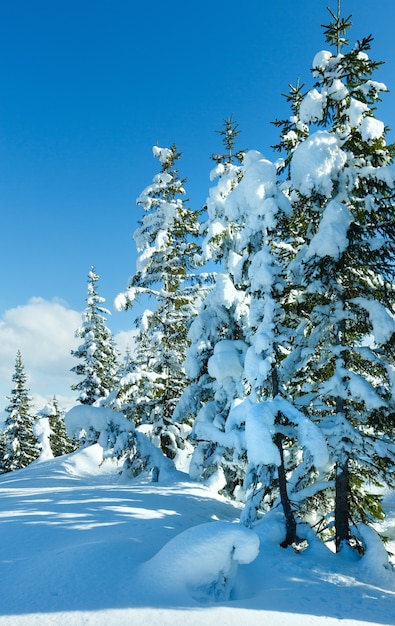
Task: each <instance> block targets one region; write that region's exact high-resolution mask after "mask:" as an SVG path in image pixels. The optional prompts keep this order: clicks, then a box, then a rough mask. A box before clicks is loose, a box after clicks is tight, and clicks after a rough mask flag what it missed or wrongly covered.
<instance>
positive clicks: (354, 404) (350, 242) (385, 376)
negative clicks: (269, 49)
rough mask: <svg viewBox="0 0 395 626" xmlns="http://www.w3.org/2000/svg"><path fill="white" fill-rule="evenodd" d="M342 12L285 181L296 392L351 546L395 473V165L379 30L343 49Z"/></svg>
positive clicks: (331, 504) (329, 33) (326, 498)
mask: <svg viewBox="0 0 395 626" xmlns="http://www.w3.org/2000/svg"><path fill="white" fill-rule="evenodd" d="M332 18H333V19H332V21H331V23H330V24H329V25H328V26H327V27H326V32H325V35H326V39H327V42H328V43H330V44H335V47H336V49H335V51H334V52H330V51H328V50H323V51H321V52H319V53H318V54H317V55H316V56H315V58H314V61H313V69H312V71H313V76H314V77H315V79H316V83H315V85H314V86H313V88H312V89H310V90H309V91H308V92H307V93H306V94H305V95H304V97H303V98H301V99H300V98H299V99H298V102H297V106H295V108H294V110H293V116H292V120H293V124H294V126H295V127H297V128H299V129H301V130H302V134H303V137H302V140H300V136H299V137H298V138H297V141H295V142H294V145H293V146H292V145H291V144H292V142H289V143H288V148H290V147H291V149H290V150H289V153H288V162H289V164H290V170H289V171H290V179H289V181H288V183H287V185H289V195H290V199H291V202H292V205H293V229H294V233H295V237H294V243H295V246H296V251H297V254H296V257H295V260H294V262H293V263H292V264H291V266H290V272H291V274H290V275H291V280H292V281H293V283H294V285H295V286H296V293H297V294H298V295H297V299H298V302H297V306H298V312H299V315H300V316H301V318H304V326H303V333H299V334H297V337H296V342H295V348H294V349H295V354H297V356H298V359H299V364H298V372H297V373H296V376H295V378H294V380H293V386H294V388H293V394H294V400H295V402H297V404H298V406H299V408H301V410H303V411H304V412H305V413H306V414H308V415H310V416H311V418H312V419H313V420H315V422H316V423H317V424H319V426H320V428H321V432H322V433H323V435H324V436H325V439H326V442H327V445H328V448H329V451H330V457H331V464H330V465H329V469H330V471H328V472H327V474H326V475H321V476H317V475H315V476H311V478H312V479H313V481H314V480H315V481H317V480H318V479H319V481H321V480H323V481H326V482H323V483H322V492H321V497H320V498H319V497H318V495H317V493H316V492H314V491H313V493H314V497H313V498H312V500H311V501H310V505H311V506H312V507H313V508H314V509H315V511H316V520H315V521H316V523H317V527H318V528H319V529H322V530H325V529H327V530H328V529H329V530H330V529H331V528H332V527H333V526H334V538H335V543H336V549H337V551H341V549H342V548H343V547H344V546H346V545H348V546H350V545H351V546H355V545H356V546H357V547H358V548H359V549H363V541H362V540H361V537H360V534H359V532H358V523H361V522H362V523H367V522H371V521H374V519H375V518H377V517H380V516H381V515H382V509H381V506H380V497H379V496H378V495H374V493H373V491H372V486H373V487H377V486H378V485H379V484H383V483H385V482H386V483H390V484H392V483H393V471H394V461H395V447H394V444H393V441H392V438H393V427H394V418H393V416H394V402H395V396H394V382H395V379H394V356H395V352H394V350H395V342H394V339H395V335H394V333H395V321H394V311H393V303H394V265H393V259H394V253H395V219H394V218H395V210H394V208H395V170H394V168H393V166H392V164H393V156H394V147H393V146H392V145H387V143H386V139H385V138H386V128H385V126H384V124H383V123H382V122H381V121H380V120H379V119H377V118H376V117H375V107H376V104H377V101H378V100H379V99H380V95H381V93H382V92H383V91H386V87H385V85H383V84H382V83H380V82H377V81H375V80H373V79H372V74H373V73H374V71H375V70H376V69H377V68H378V67H379V65H380V64H379V63H377V62H374V61H372V60H371V59H370V58H369V56H368V52H369V50H370V46H371V38H370V37H368V38H365V39H362V40H360V41H358V42H357V43H356V45H355V46H354V47H353V48H351V49H348V50H347V51H345V47H346V45H347V43H348V42H347V41H346V39H345V34H346V31H347V30H348V28H349V26H350V25H351V24H350V19H349V18H347V20H344V19H343V18H342V17H341V15H340V12H338V14H337V15H335V14H333V13H332ZM295 102H296V100H295ZM285 131H286V133H285V135H284V136H283V139H292V137H290V134H289V133H290V132H292V131H290V130H289V128H285ZM376 493H377V489H376Z"/></svg>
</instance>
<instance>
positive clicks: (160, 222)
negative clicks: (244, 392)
mask: <svg viewBox="0 0 395 626" xmlns="http://www.w3.org/2000/svg"><path fill="white" fill-rule="evenodd" d="M153 152H154V156H155V157H157V158H158V159H159V161H160V164H161V171H160V173H159V174H157V175H156V176H155V177H154V180H153V182H152V184H151V185H149V186H148V187H147V188H146V189H145V190H144V191H143V192H142V194H141V195H140V197H139V198H138V200H137V204H138V205H139V206H141V207H142V208H143V210H144V215H143V218H142V220H141V221H140V225H139V228H138V229H137V230H136V232H135V233H134V239H135V242H136V246H137V250H138V252H139V257H138V261H137V272H136V273H135V274H134V275H133V276H132V278H131V280H130V283H129V285H128V289H127V291H126V292H124V293H123V294H120V295H119V296H118V299H117V303H118V307H119V308H121V307H122V306H124V307H125V308H129V307H131V306H133V302H134V300H135V299H138V298H139V296H148V297H149V298H151V300H152V301H153V302H154V303H155V305H156V306H154V307H153V310H147V311H146V312H145V313H144V315H143V316H142V317H141V318H140V320H139V333H138V335H137V338H136V343H137V350H136V354H135V357H134V362H135V371H134V373H133V374H132V376H129V377H127V379H126V381H125V382H126V384H128V385H129V389H130V391H131V392H133V393H135V396H136V399H137V401H136V405H135V416H134V419H135V421H137V423H138V422H140V423H141V422H142V423H148V424H151V425H152V433H153V437H154V439H155V440H157V442H158V444H159V445H160V447H161V448H162V450H163V452H164V453H165V454H166V456H168V457H170V458H175V456H176V455H177V450H179V449H180V448H183V446H184V443H183V436H182V435H181V426H180V425H179V424H178V425H177V424H174V423H173V412H174V408H175V406H176V404H177V402H178V400H179V398H180V396H181V394H182V392H183V390H184V388H185V386H186V384H187V376H186V373H185V369H184V361H185V353H186V348H187V345H188V340H187V331H188V328H189V325H190V322H191V319H192V318H193V317H194V315H195V314H196V301H197V298H198V294H199V292H200V289H201V283H202V280H203V279H204V277H203V276H199V275H198V274H197V272H196V263H197V259H198V257H199V247H198V244H197V236H198V233H199V223H198V212H196V211H193V210H191V209H190V208H188V207H187V206H186V200H185V199H184V196H185V189H184V186H183V185H184V182H185V181H183V180H181V179H180V177H179V173H178V170H177V169H176V162H177V160H178V159H179V157H180V154H179V153H178V152H177V148H176V146H175V145H173V146H171V147H170V148H159V147H157V146H155V147H154V149H153Z"/></svg>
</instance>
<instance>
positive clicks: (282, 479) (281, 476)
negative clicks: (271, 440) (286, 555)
mask: <svg viewBox="0 0 395 626" xmlns="http://www.w3.org/2000/svg"><path fill="white" fill-rule="evenodd" d="M278 419H280V415H279V417H278ZM275 444H276V446H277V448H278V451H279V453H280V459H281V465H279V467H278V483H279V488H280V499H281V504H282V507H283V511H284V517H285V530H286V535H285V539H284V541H283V542H282V544H281V547H283V548H287V547H288V546H291V545H292V544H293V543H295V541H296V540H297V534H296V520H295V516H294V513H293V510H292V507H291V502H290V500H289V496H288V491H287V476H286V472H285V465H284V448H283V436H282V435H280V434H278V435H276V438H275Z"/></svg>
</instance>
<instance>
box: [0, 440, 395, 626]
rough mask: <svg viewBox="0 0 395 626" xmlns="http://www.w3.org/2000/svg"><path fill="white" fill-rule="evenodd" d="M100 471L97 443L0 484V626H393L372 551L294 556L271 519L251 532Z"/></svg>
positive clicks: (198, 489) (223, 513)
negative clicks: (358, 557) (351, 555)
mask: <svg viewBox="0 0 395 626" xmlns="http://www.w3.org/2000/svg"><path fill="white" fill-rule="evenodd" d="M101 461H102V449H101V448H100V447H99V446H98V445H94V446H91V447H90V448H86V449H85V450H82V451H78V452H76V453H74V454H72V455H69V456H67V457H62V458H61V459H54V460H50V461H46V462H41V463H34V464H32V465H31V466H30V467H28V468H26V469H24V470H20V471H17V472H13V473H10V474H7V475H3V476H2V477H0V496H1V497H0V537H1V542H0V625H1V626H3V625H5V624H7V626H8V625H11V626H13V625H22V624H23V625H25V624H26V625H29V626H31V625H40V626H46V625H49V624H65V625H67V626H69V625H71V626H74V625H82V624H84V625H88V626H89V625H95V626H96V625H103V626H104V625H105V624H106V625H108V624H109V625H111V624H117V625H123V624H125V625H126V624H132V623H133V624H137V625H143V626H145V625H148V624H149V625H153V624H154V625H156V624H158V625H160V626H166V625H170V624H171V625H172V626H177V625H181V624H182V625H195V624H196V625H198V624H199V626H200V625H201V624H205V625H207V626H211V625H214V624H215V626H225V625H226V626H233V625H235V626H236V624H237V626H239V625H240V624H246V625H247V626H250V625H251V626H254V625H258V624H259V625H262V624H270V626H280V625H281V626H288V625H292V626H302V625H303V626H309V625H313V626H322V625H323V624H324V625H325V626H333V625H334V624H338V623H341V624H342V625H343V626H357V625H358V624H359V625H361V624H370V625H374V624H395V574H394V573H393V572H392V571H389V570H388V569H385V568H384V567H383V565H382V563H383V562H384V559H383V558H382V555H381V553H380V549H379V548H378V547H374V546H373V547H372V548H371V550H370V551H369V550H368V552H367V554H366V556H365V557H364V558H363V559H361V560H358V561H352V560H350V559H347V558H342V559H341V558H339V557H336V556H335V555H334V554H332V553H331V552H329V551H328V550H327V549H326V548H324V547H323V546H322V545H321V544H320V543H318V542H315V541H312V542H311V543H310V547H309V548H308V549H307V550H306V551H305V552H303V553H302V554H296V553H295V552H293V551H292V550H289V549H288V550H284V549H282V548H281V547H279V545H278V539H279V536H280V533H281V528H280V526H279V523H278V520H277V518H276V516H275V515H273V516H271V517H268V516H267V517H266V518H265V521H264V522H261V523H259V524H258V525H257V526H256V527H255V529H254V530H253V531H250V530H248V529H245V528H244V527H242V526H240V525H239V524H238V523H237V520H238V517H239V513H240V511H239V510H238V509H237V508H236V507H234V506H233V505H232V504H231V503H229V502H226V501H225V500H223V499H221V498H219V497H217V496H216V495H215V494H213V493H212V492H210V491H208V490H207V489H206V488H205V487H203V486H201V485H198V484H195V483H193V482H191V481H190V480H189V479H188V477H187V476H186V475H184V474H181V473H174V474H173V475H169V476H167V478H166V479H165V481H164V482H161V483H156V484H154V483H151V482H148V481H147V480H139V481H136V482H133V483H128V484H126V483H124V482H121V481H120V479H119V475H118V473H117V471H116V470H117V468H116V466H115V465H113V464H112V463H111V462H105V463H102V464H101ZM100 464H101V465H100ZM387 506H388V510H390V511H391V516H390V517H389V519H388V520H387V522H386V525H387V526H386V531H387V534H391V533H392V536H393V538H395V498H393V499H392V500H391V499H390V498H389V499H388V501H387ZM392 515H394V517H392ZM258 538H259V541H258ZM259 544H260V547H259ZM393 547H395V544H394V546H393ZM394 551H395V550H394ZM258 552H259V553H258ZM255 557H256V558H255ZM224 573H225V575H224Z"/></svg>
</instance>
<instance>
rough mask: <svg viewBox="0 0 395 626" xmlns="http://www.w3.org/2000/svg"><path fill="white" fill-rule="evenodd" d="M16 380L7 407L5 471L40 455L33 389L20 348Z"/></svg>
mask: <svg viewBox="0 0 395 626" xmlns="http://www.w3.org/2000/svg"><path fill="white" fill-rule="evenodd" d="M12 380H13V382H14V383H15V386H14V388H13V390H12V391H11V396H9V397H8V400H9V401H10V403H9V405H8V406H7V407H6V408H5V411H6V413H7V414H8V415H7V418H6V421H5V429H4V443H5V453H4V456H3V459H2V461H1V468H2V471H3V472H11V471H13V470H16V469H21V468H23V467H26V466H27V465H29V464H30V463H31V462H32V461H34V460H35V459H36V458H37V457H38V454H39V452H38V448H37V440H36V438H35V436H34V433H33V423H34V416H33V415H32V413H31V398H30V396H29V389H28V388H27V387H26V382H27V376H26V373H25V368H24V364H23V361H22V355H21V352H20V351H19V350H18V352H17V356H16V361H15V372H14V374H13V376H12Z"/></svg>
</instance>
